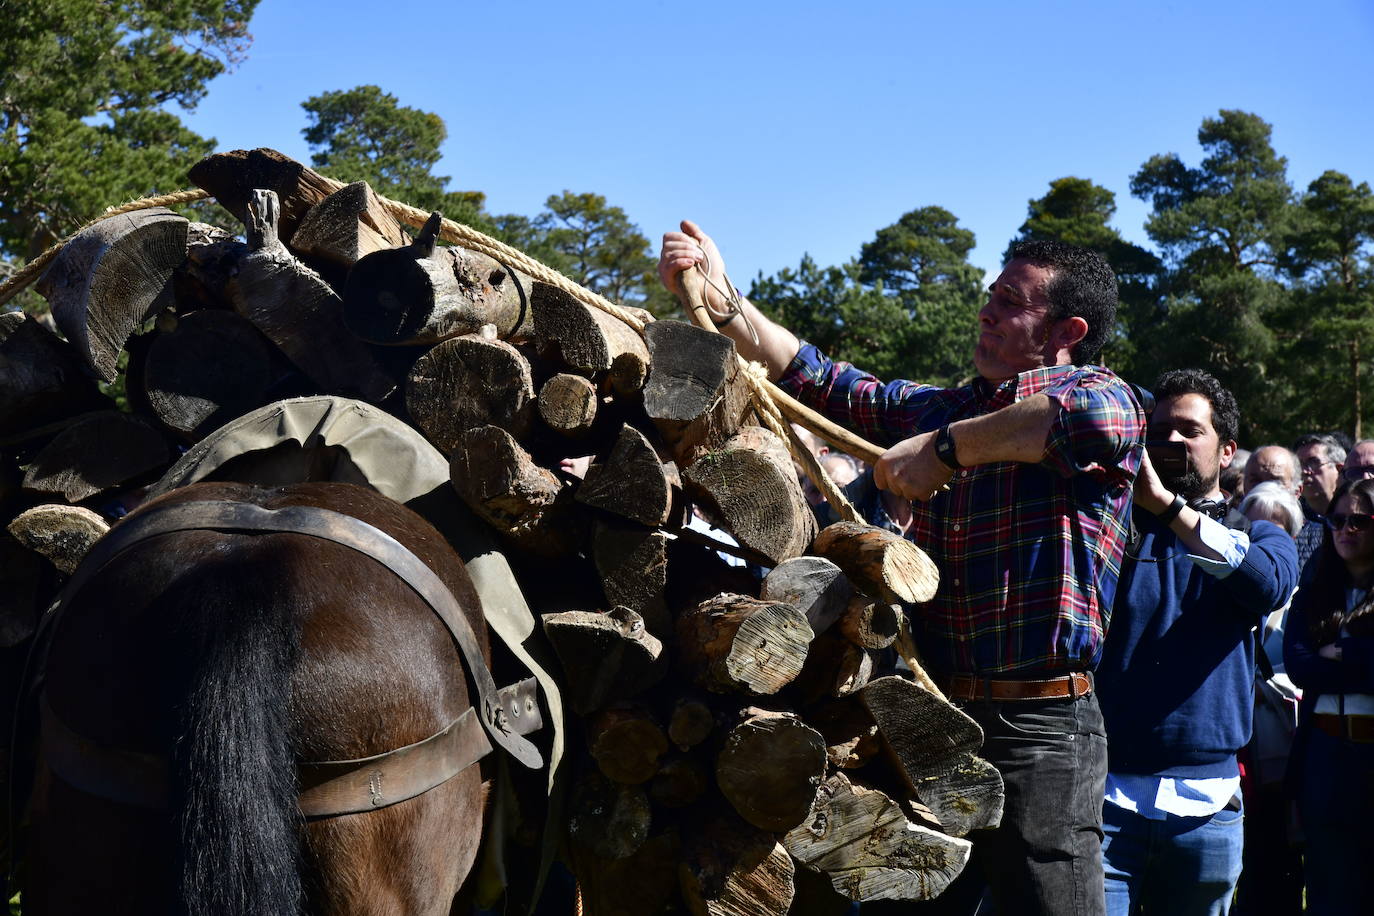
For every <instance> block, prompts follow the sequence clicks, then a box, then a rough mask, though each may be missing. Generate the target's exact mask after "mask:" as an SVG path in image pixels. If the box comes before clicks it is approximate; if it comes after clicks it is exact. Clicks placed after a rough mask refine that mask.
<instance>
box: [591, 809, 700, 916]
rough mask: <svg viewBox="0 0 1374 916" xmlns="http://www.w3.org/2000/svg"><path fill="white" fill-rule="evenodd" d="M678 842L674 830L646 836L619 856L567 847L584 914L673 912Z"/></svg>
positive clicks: (629, 915)
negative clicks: (633, 848)
mask: <svg viewBox="0 0 1374 916" xmlns="http://www.w3.org/2000/svg"><path fill="white" fill-rule="evenodd" d="M681 849H682V843H681V840H680V839H679V838H678V832H677V831H676V830H675V829H670V830H665V831H663V832H662V833H657V834H655V835H653V836H650V837H649V838H648V839H646V840H645V841H644V842H643V843H642V844H641V845H640V847H639V848H638V849H636V850H635V851H634V852H633V853H631V854H630V855H628V856H625V857H624V858H622V859H605V858H601V857H599V856H594V855H592V854H591V853H590V852H589V851H588V850H586V849H583V848H580V847H578V846H576V845H573V846H571V848H570V849H569V850H568V851H569V854H570V857H571V860H572V869H573V872H574V873H575V874H576V875H577V883H578V885H579V886H580V887H581V888H582V902H583V912H584V913H585V916H644V914H646V913H675V912H678V910H679V907H678V906H674V903H675V901H676V900H677V899H678V898H679V896H680V891H679V889H678V874H677V867H678V862H679V860H680V859H681V858H682V853H681Z"/></svg>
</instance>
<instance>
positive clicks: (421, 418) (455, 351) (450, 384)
mask: <svg viewBox="0 0 1374 916" xmlns="http://www.w3.org/2000/svg"><path fill="white" fill-rule="evenodd" d="M406 409H407V410H408V411H409V412H410V416H411V418H412V419H413V420H414V422H415V425H417V426H419V427H420V429H421V430H423V431H424V434H425V435H426V436H427V437H429V441H431V442H433V443H434V445H435V446H436V447H437V448H438V449H439V451H441V452H443V453H444V454H445V455H452V454H453V452H454V450H455V449H456V448H457V447H458V443H459V441H460V440H461V438H462V436H463V434H464V433H465V432H467V431H468V430H470V429H475V428H477V427H480V426H497V427H500V428H501V429H504V430H505V431H506V432H508V433H510V434H511V435H512V436H514V437H515V438H517V439H521V440H523V439H525V438H527V437H528V436H529V432H530V428H531V424H532V423H533V417H534V379H533V377H532V376H531V374H530V364H529V361H528V360H526V359H525V357H524V356H522V355H521V353H520V351H519V350H517V349H515V347H512V346H511V345H510V344H508V343H506V342H505V341H503V340H492V339H489V338H486V337H483V336H482V335H480V334H467V335H464V336H462V337H455V338H453V339H452V340H445V341H443V342H442V343H440V344H438V345H437V346H435V347H434V348H433V349H431V350H430V351H429V352H428V353H426V354H425V355H424V356H422V357H420V359H419V360H418V361H416V363H415V366H414V368H412V369H411V370H410V377H409V378H408V379H407V380H406Z"/></svg>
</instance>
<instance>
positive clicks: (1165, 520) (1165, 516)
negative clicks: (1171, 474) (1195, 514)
mask: <svg viewBox="0 0 1374 916" xmlns="http://www.w3.org/2000/svg"><path fill="white" fill-rule="evenodd" d="M1186 505H1188V501H1187V500H1186V499H1184V498H1183V497H1182V496H1179V495H1178V494H1177V493H1175V494H1174V501H1173V502H1171V503H1169V508H1167V509H1165V510H1164V511H1163V512H1161V513H1159V515H1157V516H1155V517H1156V518H1158V519H1159V521H1160V524H1162V525H1167V524H1169V523H1170V522H1172V521H1173V520H1174V519H1176V518H1178V514H1179V513H1180V512H1182V511H1183V507H1184V506H1186Z"/></svg>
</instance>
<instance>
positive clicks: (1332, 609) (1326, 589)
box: [1303, 480, 1374, 646]
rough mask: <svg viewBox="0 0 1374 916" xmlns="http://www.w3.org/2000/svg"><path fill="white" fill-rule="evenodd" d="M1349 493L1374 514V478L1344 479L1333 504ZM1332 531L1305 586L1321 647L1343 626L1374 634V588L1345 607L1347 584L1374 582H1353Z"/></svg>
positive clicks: (1314, 637)
mask: <svg viewBox="0 0 1374 916" xmlns="http://www.w3.org/2000/svg"><path fill="white" fill-rule="evenodd" d="M1345 496H1349V497H1350V501H1351V502H1352V503H1354V504H1356V505H1357V506H1358V507H1359V509H1360V510H1361V511H1364V512H1370V513H1374V480H1357V481H1355V482H1353V483H1351V482H1342V483H1341V485H1340V486H1339V487H1338V488H1337V489H1336V492H1335V494H1334V495H1333V496H1332V497H1331V505H1332V507H1334V506H1335V505H1336V503H1337V502H1339V501H1340V500H1341V498H1342V497H1345ZM1332 534H1333V532H1332V530H1331V529H1330V528H1329V527H1328V528H1327V529H1326V530H1325V531H1324V532H1323V533H1322V543H1321V547H1319V548H1318V549H1317V553H1316V554H1315V558H1314V559H1313V560H1311V561H1310V562H1312V563H1315V564H1316V565H1315V567H1314V568H1313V570H1312V576H1311V581H1310V582H1309V583H1308V584H1307V585H1305V586H1303V590H1304V591H1307V592H1308V595H1307V597H1306V598H1305V599H1304V602H1305V604H1306V606H1307V608H1308V611H1307V627H1308V632H1309V635H1310V637H1311V639H1312V640H1313V642H1314V643H1315V644H1316V645H1318V646H1324V645H1327V644H1328V643H1331V642H1334V641H1335V640H1336V639H1337V638H1338V637H1339V636H1340V632H1341V628H1342V627H1344V628H1345V629H1347V630H1348V631H1349V632H1350V634H1351V635H1353V636H1374V589H1371V591H1370V595H1369V597H1367V598H1365V600H1364V601H1362V602H1360V603H1359V604H1358V605H1356V606H1355V607H1354V608H1352V609H1350V610H1349V611H1347V610H1346V609H1345V589H1346V586H1347V585H1352V584H1353V585H1359V586H1370V585H1374V583H1370V582H1355V583H1352V582H1351V581H1350V573H1349V572H1348V571H1347V570H1346V567H1345V561H1344V560H1342V559H1341V556H1340V554H1338V553H1336V543H1335V539H1334V538H1333V536H1332Z"/></svg>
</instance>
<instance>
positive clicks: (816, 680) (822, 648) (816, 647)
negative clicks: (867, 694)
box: [789, 629, 873, 705]
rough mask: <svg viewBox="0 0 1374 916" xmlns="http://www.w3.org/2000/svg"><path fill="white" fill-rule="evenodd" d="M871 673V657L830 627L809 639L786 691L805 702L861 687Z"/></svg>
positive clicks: (850, 692) (846, 692) (848, 693)
mask: <svg viewBox="0 0 1374 916" xmlns="http://www.w3.org/2000/svg"><path fill="white" fill-rule="evenodd" d="M872 676H873V659H872V657H871V656H870V655H869V653H868V652H867V651H866V650H864V649H862V648H860V647H859V646H856V645H854V643H852V642H850V641H849V640H848V639H847V638H845V636H844V634H842V633H840V632H839V631H838V630H835V629H831V630H829V631H828V632H826V633H822V634H821V635H820V636H817V637H816V638H815V639H813V640H812V641H811V646H810V648H809V649H808V650H807V653H806V662H805V664H803V665H802V670H801V673H799V674H798V675H797V677H796V680H794V681H793V682H792V685H791V687H790V688H789V691H790V692H791V693H792V695H793V696H794V697H796V698H797V702H799V703H801V704H803V705H806V704H810V703H816V702H819V701H821V700H824V699H827V698H832V697H845V696H849V695H850V694H852V693H854V692H855V691H858V690H862V689H863V688H864V686H865V685H867V684H868V681H869V678H871V677H872Z"/></svg>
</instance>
